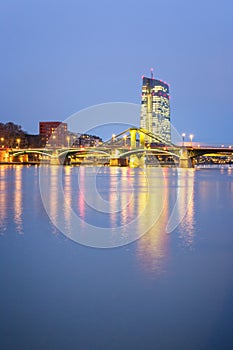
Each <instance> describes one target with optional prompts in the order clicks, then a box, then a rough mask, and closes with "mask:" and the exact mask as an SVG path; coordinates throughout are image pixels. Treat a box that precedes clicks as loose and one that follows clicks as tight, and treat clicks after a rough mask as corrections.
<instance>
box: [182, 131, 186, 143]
mask: <svg viewBox="0 0 233 350" xmlns="http://www.w3.org/2000/svg"><path fill="white" fill-rule="evenodd" d="M185 136H186V134H185V133H184V132H183V134H182V141H183V146H184V138H185Z"/></svg>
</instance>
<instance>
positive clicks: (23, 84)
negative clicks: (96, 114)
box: [0, 0, 233, 144]
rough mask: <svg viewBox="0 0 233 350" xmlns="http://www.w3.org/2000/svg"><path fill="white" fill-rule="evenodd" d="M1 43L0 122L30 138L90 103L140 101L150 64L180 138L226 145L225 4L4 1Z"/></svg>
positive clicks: (230, 86) (230, 42)
mask: <svg viewBox="0 0 233 350" xmlns="http://www.w3.org/2000/svg"><path fill="white" fill-rule="evenodd" d="M0 43H1V79H0V89H1V104H0V121H2V122H7V121H13V122H15V123H17V124H20V125H22V127H23V129H24V130H26V131H28V132H29V133H38V122H39V121H43V120H44V121H46V120H64V119H66V118H68V117H69V116H70V115H72V114H73V113H75V112H77V111H79V110H81V109H83V108H86V107H89V106H92V105H95V104H100V103H105V102H130V103H137V104H140V98H141V91H140V90H141V76H142V75H145V76H150V68H151V67H154V75H155V78H159V79H162V80H164V81H166V82H168V83H169V84H170V93H171V121H172V124H173V125H174V126H175V127H176V128H177V129H178V130H179V131H180V132H181V133H182V132H186V133H187V134H190V133H193V134H194V135H195V140H197V141H200V142H210V143H219V142H221V143H225V144H231V143H233V135H232V130H233V106H232V102H233V98H232V97H233V2H232V0H222V1H216V0H206V1H205V0H196V1H187V0H167V1H157V0H147V1H131V0H124V1H122V0H118V1H115V2H112V1H109V0H108V1H107V0H98V1H94V0H89V1H86V0H85V1H83V0H73V1H71V0H46V1H45V0H38V1H37V0H36V1H35V0H34V1H33V0H2V1H0ZM111 121H112V122H116V120H111ZM135 125H139V116H138V120H135Z"/></svg>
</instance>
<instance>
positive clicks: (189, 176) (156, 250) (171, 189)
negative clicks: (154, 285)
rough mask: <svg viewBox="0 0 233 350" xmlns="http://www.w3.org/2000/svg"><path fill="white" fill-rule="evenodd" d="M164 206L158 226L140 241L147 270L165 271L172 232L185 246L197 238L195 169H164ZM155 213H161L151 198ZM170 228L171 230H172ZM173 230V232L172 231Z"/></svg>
mask: <svg viewBox="0 0 233 350" xmlns="http://www.w3.org/2000/svg"><path fill="white" fill-rule="evenodd" d="M162 171H163V179H164V191H165V193H164V194H165V197H164V205H163V211H162V212H161V215H160V216H159V218H158V221H157V222H156V223H155V225H154V226H153V227H152V228H151V229H150V230H149V232H148V233H147V234H145V235H144V236H143V237H142V238H141V239H139V240H138V247H137V251H138V257H139V260H140V264H141V266H142V267H143V269H144V270H146V271H150V272H162V271H164V269H165V266H166V261H167V259H168V251H169V242H170V240H171V238H170V233H172V232H174V230H176V231H175V234H177V233H178V235H179V238H180V239H181V244H182V245H184V246H186V247H189V248H190V247H192V245H193V239H194V177H195V172H194V171H193V170H192V169H173V170H172V169H165V168H164V169H163V170H162ZM151 199H152V203H151V208H153V211H159V210H160V204H158V201H157V200H156V197H154V198H153V197H151ZM168 226H169V227H168ZM168 228H169V230H168Z"/></svg>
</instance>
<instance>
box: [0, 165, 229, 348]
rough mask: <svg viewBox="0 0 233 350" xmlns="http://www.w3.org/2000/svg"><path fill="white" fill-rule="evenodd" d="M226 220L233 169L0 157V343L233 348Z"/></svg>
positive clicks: (2, 345)
mask: <svg viewBox="0 0 233 350" xmlns="http://www.w3.org/2000/svg"><path fill="white" fill-rule="evenodd" d="M232 223H233V170H231V169H203V170H201V169H196V170H194V169H187V170H179V169H178V170H177V169H165V168H160V169H158V168H149V169H147V170H145V169H130V168H109V167H103V168H94V167H92V168H91V167H90V168H89V167H80V168H78V167H69V166H67V167H56V166H54V167H46V166H45V167H38V166H31V167H26V166H20V165H19V166H7V165H2V166H1V167H0V349H4V350H5V349H7V350H8V349H15V350H18V349H20V350H21V349H22V350H27V349H30V350H32V349H33V350H37V349H39V350H47V349H54V350H59V349H71V350H73V349H78V350H79V349H80V350H92V349H93V350H105V349H106V350H107V349H108V350H115V349H116V350H118V349H119V350H120V349H121V350H126V349H127V350H128V349H134V350H137V349H140V350H141V349H143V350H152V349H153V350H154V349H162V350H163V349H165V350H166V349H179V350H180V349H189V350H192V349H197V350H199V349H200V350H201V349H203V350H204V349H205V350H206V349H207V350H208V349H232V344H233V273H232V267H233V224H232ZM61 231H62V232H61ZM99 237H101V239H100V238H99Z"/></svg>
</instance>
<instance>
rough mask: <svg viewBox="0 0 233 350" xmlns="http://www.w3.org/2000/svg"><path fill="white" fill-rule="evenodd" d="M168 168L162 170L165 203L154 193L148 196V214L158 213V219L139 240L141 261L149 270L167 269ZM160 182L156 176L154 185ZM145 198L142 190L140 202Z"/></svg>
mask: <svg viewBox="0 0 233 350" xmlns="http://www.w3.org/2000/svg"><path fill="white" fill-rule="evenodd" d="M167 170H168V169H165V168H163V169H162V170H161V171H162V174H163V179H164V184H163V186H164V191H163V203H161V200H160V199H159V198H156V197H155V196H153V195H150V196H149V197H148V200H149V201H150V203H149V211H148V215H156V216H157V217H158V220H157V221H156V222H155V224H154V225H153V227H152V228H151V229H150V230H149V231H148V232H147V233H146V234H145V235H144V236H143V237H141V238H140V239H139V240H138V245H137V255H138V258H139V263H140V265H141V266H142V268H143V270H145V271H147V272H157V273H161V272H163V271H164V269H165V261H166V258H167V252H168V239H169V236H168V235H167V233H166V225H167V221H168V216H169V200H168V176H167V174H166V173H167ZM156 182H158V183H156ZM160 184H161V182H160V180H158V179H156V177H155V179H154V186H155V187H156V186H157V185H158V186H159V185H160ZM145 200H147V198H146V197H145V193H143V192H141V193H140V199H139V202H144V201H145ZM161 204H162V207H161ZM139 208H140V207H139ZM161 209H162V211H161ZM139 229H140V228H139Z"/></svg>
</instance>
